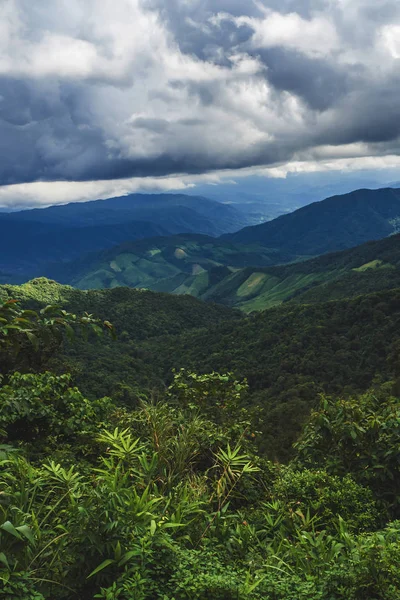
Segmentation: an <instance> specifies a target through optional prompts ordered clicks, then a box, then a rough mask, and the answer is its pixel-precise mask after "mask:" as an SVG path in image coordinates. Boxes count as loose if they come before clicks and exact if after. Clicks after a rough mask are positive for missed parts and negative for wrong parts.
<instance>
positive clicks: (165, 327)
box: [0, 280, 400, 458]
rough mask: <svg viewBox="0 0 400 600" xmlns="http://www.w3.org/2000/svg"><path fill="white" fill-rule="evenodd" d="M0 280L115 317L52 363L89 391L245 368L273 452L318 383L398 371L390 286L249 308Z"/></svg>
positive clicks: (129, 398)
mask: <svg viewBox="0 0 400 600" xmlns="http://www.w3.org/2000/svg"><path fill="white" fill-rule="evenodd" d="M0 290H2V291H3V293H4V291H6V292H7V296H8V297H12V296H14V297H17V298H24V299H25V302H26V301H27V300H28V299H29V298H34V299H35V301H36V302H40V301H41V303H42V305H43V304H46V303H49V302H51V303H55V302H57V303H59V304H61V305H62V306H63V307H64V308H65V309H66V310H68V311H71V312H74V313H80V312H85V311H86V312H88V313H94V314H96V315H97V316H98V317H99V318H101V319H107V318H109V320H111V321H112V322H113V324H114V326H115V328H116V332H117V340H116V341H111V340H108V341H107V340H98V341H96V340H91V341H90V343H86V342H85V341H84V340H80V341H77V342H76V343H75V344H73V345H71V346H70V347H69V348H67V349H66V350H65V354H64V356H62V357H59V358H57V359H54V360H53V363H52V366H53V368H55V369H57V371H58V372H65V371H69V372H71V373H72V374H73V376H74V378H75V381H77V383H78V385H79V386H80V387H81V388H82V390H83V391H84V393H86V394H87V395H89V396H90V397H93V398H94V397H96V396H97V397H99V396H102V395H110V396H112V397H113V398H116V399H118V401H121V402H123V403H125V404H127V405H134V404H135V403H137V401H138V399H139V398H140V397H141V395H142V393H143V392H145V393H148V392H154V393H158V391H159V390H162V389H164V388H165V385H168V383H169V382H170V381H171V377H172V369H174V368H175V369H179V368H183V367H185V368H189V369H192V370H193V371H195V372H201V373H206V372H210V371H213V370H217V371H233V372H234V373H235V375H236V376H238V377H246V378H247V379H248V381H249V386H250V389H249V396H248V398H247V400H246V402H247V403H248V406H249V408H250V407H251V412H252V415H253V417H252V418H253V419H254V423H255V428H256V430H257V431H259V432H260V433H258V434H257V436H256V439H257V442H259V443H260V446H262V448H263V449H264V451H266V452H267V453H268V455H269V456H270V457H271V458H274V457H279V458H287V457H288V455H289V454H290V446H291V444H292V442H293V441H294V440H295V439H296V437H297V435H298V433H299V431H300V428H301V425H302V423H303V422H304V421H305V420H306V419H307V417H308V415H309V413H310V410H311V408H312V407H313V406H314V405H315V403H316V402H317V401H318V398H319V394H320V393H322V392H326V393H332V394H340V393H351V392H362V391H365V390H366V389H368V388H369V386H371V385H372V384H373V382H374V380H375V378H378V379H382V378H383V379H390V378H393V377H397V376H398V375H400V373H399V371H398V360H397V356H398V348H399V344H400V337H399V334H398V331H399V320H400V292H399V291H398V290H392V291H390V292H385V293H379V294H372V295H366V296H360V297H357V298H355V299H353V300H350V301H346V300H343V301H337V302H326V303H322V304H315V305H307V306H302V305H296V304H287V305H284V306H282V307H278V308H274V309H271V310H269V311H265V312H262V313H258V314H255V315H252V316H250V317H247V318H244V317H241V316H240V313H238V312H236V311H232V310H230V309H228V308H225V307H223V306H217V305H209V304H205V303H202V302H200V301H198V300H195V299H194V298H191V297H187V296H185V297H174V296H169V295H165V294H156V293H152V292H139V291H135V290H129V289H126V288H116V289H114V290H103V291H91V292H82V291H79V290H73V289H72V288H68V287H66V286H59V285H58V284H55V283H47V282H46V281H45V280H39V281H38V282H36V283H34V284H28V285H25V286H21V287H20V288H15V287H12V286H3V287H2V288H0ZM36 305H37V304H36ZM50 364H51V363H50Z"/></svg>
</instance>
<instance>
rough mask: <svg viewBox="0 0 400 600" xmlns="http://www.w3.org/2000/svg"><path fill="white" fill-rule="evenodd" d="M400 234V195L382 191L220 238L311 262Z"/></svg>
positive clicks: (339, 199) (357, 194) (342, 198)
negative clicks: (263, 247) (259, 246)
mask: <svg viewBox="0 0 400 600" xmlns="http://www.w3.org/2000/svg"><path fill="white" fill-rule="evenodd" d="M399 230H400V190H399V189H392V188H383V189H378V190H367V189H365V190H355V191H354V192H350V193H349V194H344V195H342V196H332V197H331V198H327V199H326V200H322V201H320V202H314V203H313V204H308V205H307V206H304V207H302V208H299V209H298V210H296V211H294V212H292V213H289V214H287V215H282V216H280V217H278V218H276V219H274V220H273V221H268V222H266V223H262V224H261V225H254V226H251V227H245V228H244V229H241V230H240V231H237V232H235V233H232V234H227V235H224V236H223V238H222V239H226V240H229V241H230V242H232V243H240V244H250V243H252V244H260V245H262V246H265V247H268V248H275V249H277V250H280V249H282V248H284V249H285V251H286V252H290V253H292V254H293V255H302V256H304V257H311V256H316V255H320V254H324V253H327V252H336V251H338V250H345V249H346V248H351V247H354V246H358V245H359V244H362V243H364V242H368V241H371V240H377V239H381V238H384V237H387V236H388V235H391V234H393V233H397V231H399Z"/></svg>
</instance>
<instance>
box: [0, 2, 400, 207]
mask: <svg viewBox="0 0 400 600" xmlns="http://www.w3.org/2000/svg"><path fill="white" fill-rule="evenodd" d="M378 4H379V6H378ZM399 32H400V6H399V3H398V2H397V0H386V1H383V2H380V3H376V0H338V1H337V2H332V1H331V0H280V1H279V2H278V0H264V1H261V0H260V1H255V2H243V1H242V0H191V1H188V0H102V1H101V2H98V0H70V1H69V2H68V3H66V2H64V1H63V0H42V1H41V2H32V1H31V0H2V2H1V4H0V185H3V186H13V185H14V184H29V183H31V182H38V183H37V184H35V185H36V188H31V189H32V190H34V189H39V188H38V187H37V186H39V185H45V184H44V182H58V181H65V182H71V184H70V185H71V186H74V185H75V184H74V183H73V182H78V183H77V184H76V185H77V186H79V185H81V186H83V185H84V182H86V183H85V186H86V189H87V190H88V189H89V188H90V189H91V190H92V191H91V192H90V194H91V193H92V192H94V191H95V190H97V193H100V191H101V190H102V189H103V190H104V189H110V186H111V187H112V186H114V188H115V187H117V188H118V184H117V183H116V181H117V180H123V179H127V180H129V181H130V180H132V178H138V181H139V182H140V185H144V183H143V181H142V180H141V179H140V178H144V177H148V178H158V179H157V180H161V179H162V180H163V181H167V180H168V181H169V178H170V177H171V176H173V177H175V179H176V181H175V184H176V185H178V184H177V181H178V180H179V181H184V180H185V178H186V177H187V176H189V175H190V176H192V177H193V176H197V175H198V174H202V173H209V172H212V171H217V172H219V171H222V170H229V169H231V170H235V171H236V170H239V169H251V168H256V167H268V168H278V169H280V168H281V165H284V164H290V163H291V162H293V163H295V164H304V163H305V162H307V163H309V162H310V161H311V162H312V161H316V163H315V164H318V161H319V160H333V161H334V160H340V159H347V158H348V157H349V149H351V157H352V158H357V157H359V158H363V159H365V158H368V157H375V158H380V160H383V161H385V157H389V156H396V155H397V154H398V153H399V136H400V109H399V106H398V97H399V93H400V79H399V74H398V73H399V64H400V63H399V60H400V42H399ZM387 160H389V159H387ZM285 168H286V167H285ZM160 178H161V179H160ZM107 181H109V182H110V184H109V185H108V184H104V182H107ZM152 181H153V180H152ZM79 182H82V183H79ZM96 182H97V183H96ZM99 182H103V183H99ZM65 185H67V184H65ZM96 185H97V187H96ZM132 185H133V184H132V183H129V184H124V183H121V189H126V187H128V188H129V189H131V187H132ZM166 185H167V186H168V185H169V184H166ZM182 185H185V184H182ZM90 186H91V187H90ZM5 189H7V190H8V191H7V197H9V190H10V189H11V188H10V187H7V188H5ZM12 189H15V188H12ZM40 189H42V190H43V189H44V188H43V187H42V188H40ZM47 189H50V188H47ZM62 189H66V188H65V187H64V188H62ZM70 189H72V187H70ZM74 189H75V193H76V189H77V188H74ZM82 189H83V187H82ZM85 193H86V192H85ZM85 193H84V192H83V196H85ZM45 195H46V194H45ZM61 195H62V194H61ZM67 196H68V194H67Z"/></svg>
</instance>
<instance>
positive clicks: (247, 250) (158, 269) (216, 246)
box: [0, 188, 400, 312]
mask: <svg viewBox="0 0 400 600" xmlns="http://www.w3.org/2000/svg"><path fill="white" fill-rule="evenodd" d="M134 217H135V218H140V219H141V220H138V221H134V220H130V219H133V218H134ZM243 219H245V217H244V216H243V215H241V213H239V212H238V211H236V210H235V209H234V208H232V207H231V206H229V205H224V204H221V203H218V202H216V201H214V200H208V199H206V198H202V197H194V196H185V195H184V194H176V195H173V194H171V195H168V194H166V195H165V194H164V195H163V194H160V195H140V194H136V195H131V196H127V197H123V198H114V199H110V200H99V201H94V202H87V203H75V204H69V205H65V206H57V207H50V208H47V209H36V210H30V211H23V212H20V213H12V214H8V215H1V216H0V228H3V233H4V235H3V236H2V238H1V239H0V251H1V257H2V258H1V259H0V282H4V283H6V282H11V283H13V282H17V283H18V282H20V281H23V280H27V279H30V278H32V277H35V276H39V275H45V276H47V277H50V278H52V279H56V280H57V281H60V282H62V283H66V284H72V285H74V286H76V287H78V288H82V289H92V288H113V287H116V286H128V287H138V288H147V289H151V290H154V291H162V292H169V293H174V294H191V295H193V296H196V297H198V298H201V299H204V300H210V301H215V302H221V303H224V304H227V305H229V306H237V307H239V308H241V309H242V310H245V311H246V312H249V311H252V310H259V309H264V308H269V307H270V306H274V305H276V304H278V303H280V302H284V301H288V300H290V299H292V298H295V297H300V296H301V297H303V295H304V294H306V292H307V298H312V297H313V295H314V296H315V295H317V296H318V295H319V294H322V295H325V296H324V297H325V298H326V297H327V294H328V291H327V290H328V289H330V288H328V287H327V286H328V284H331V283H332V282H333V281H335V282H336V284H337V282H338V280H339V279H341V280H342V289H343V291H342V295H343V294H348V293H350V291H349V290H351V289H352V287H353V286H354V288H355V289H357V285H358V284H357V285H354V281H355V279H356V278H358V279H359V280H360V281H359V285H364V286H367V288H368V286H369V287H370V288H371V289H380V287H379V285H380V284H378V283H377V284H376V285H375V287H374V283H373V281H375V280H378V278H379V281H383V279H385V281H386V283H385V285H386V286H389V287H393V286H392V285H391V283H390V281H391V278H392V279H393V277H394V271H395V270H396V269H397V262H396V261H397V259H396V258H393V257H395V255H396V252H397V245H398V243H399V242H398V238H397V237H393V240H392V241H390V240H389V241H388V245H389V246H388V248H386V247H385V248H386V250H384V248H383V246H382V247H381V246H379V244H378V246H376V247H375V246H373V245H372V246H371V245H369V246H367V247H366V248H363V249H361V250H360V251H359V252H358V253H355V254H354V253H352V252H350V254H346V253H344V254H343V255H342V256H340V255H336V256H331V257H330V256H328V257H325V258H323V257H321V258H319V259H313V260H311V261H310V259H312V258H313V257H318V256H321V255H324V254H327V253H332V252H337V251H340V250H344V249H348V248H352V247H355V246H357V245H359V244H363V243H365V242H368V241H370V240H379V239H381V238H386V237H388V236H392V235H393V234H396V232H397V231H398V230H399V228H400V190H398V189H391V188H383V189H378V190H356V191H354V192H351V193H349V194H345V195H342V196H334V197H331V198H328V199H326V200H323V201H320V202H315V203H313V204H310V205H308V206H305V207H302V208H300V209H298V210H296V211H294V212H292V213H289V214H285V215H282V216H280V217H278V218H276V219H274V220H272V221H269V222H266V223H263V224H261V225H253V226H247V227H244V228H241V229H239V227H240V223H241V222H243ZM180 229H182V230H184V233H179V230H180ZM224 229H225V233H222V235H220V236H219V237H217V236H218V235H219V234H220V233H221V231H223V230H224ZM235 229H239V230H238V231H234V230H235ZM199 230H200V232H199ZM193 231H196V233H193ZM226 231H228V233H226ZM171 233H172V235H171ZM120 242H123V243H122V244H121V243H120ZM381 252H382V253H383V254H385V252H386V254H387V253H388V252H389V254H390V258H389V259H387V257H386V258H385V257H383V258H382V257H381ZM386 254H385V256H386ZM370 263H371V265H372V266H370V267H365V265H369V264H370ZM284 265H286V266H284ZM349 265H352V266H351V267H350V266H349ZM355 269H361V271H356V270H355ZM372 269H373V270H374V271H375V273H374V277H372V275H371V270H372ZM389 270H391V277H389ZM10 273H11V275H10ZM377 273H379V277H378V276H377ZM361 280H362V282H361ZM367 280H368V281H369V283H368V285H367V283H366V282H367ZM336 284H335V285H336ZM322 285H324V286H325V287H324V288H322V287H321V286H322ZM382 285H383V284H382ZM311 288H312V290H311ZM317 288H318V289H317ZM323 290H325V292H324V291H323ZM318 297H319V296H318Z"/></svg>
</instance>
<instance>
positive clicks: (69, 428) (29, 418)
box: [0, 372, 113, 446]
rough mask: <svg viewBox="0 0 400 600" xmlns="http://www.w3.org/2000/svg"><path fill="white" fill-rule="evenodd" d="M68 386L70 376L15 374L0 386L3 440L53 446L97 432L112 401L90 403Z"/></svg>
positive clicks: (111, 405)
mask: <svg viewBox="0 0 400 600" xmlns="http://www.w3.org/2000/svg"><path fill="white" fill-rule="evenodd" d="M70 384H71V377H70V375H54V374H53V373H49V372H46V373H41V374H33V373H28V374H21V373H18V372H16V373H14V374H13V375H12V376H11V377H10V378H9V381H8V383H7V384H6V385H4V386H3V387H0V404H1V412H0V428H1V429H3V430H4V432H5V440H7V441H8V440H10V441H13V440H18V441H25V442H35V444H36V446H37V445H38V444H46V443H49V444H51V445H56V444H57V443H59V442H60V441H61V440H63V441H64V443H65V442H67V441H72V440H73V439H74V438H76V436H77V435H78V434H79V435H80V436H84V435H88V434H90V433H93V432H94V431H96V428H97V427H98V424H99V423H101V422H102V421H103V420H106V419H107V418H108V416H109V415H110V412H111V411H112V408H113V403H112V401H111V400H110V399H109V398H103V399H102V400H97V401H95V402H89V400H87V399H86V398H84V396H83V395H82V394H81V392H80V391H79V390H78V389H77V388H73V387H71V385H70Z"/></svg>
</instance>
